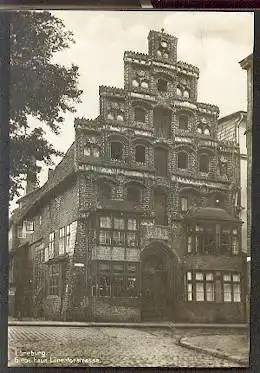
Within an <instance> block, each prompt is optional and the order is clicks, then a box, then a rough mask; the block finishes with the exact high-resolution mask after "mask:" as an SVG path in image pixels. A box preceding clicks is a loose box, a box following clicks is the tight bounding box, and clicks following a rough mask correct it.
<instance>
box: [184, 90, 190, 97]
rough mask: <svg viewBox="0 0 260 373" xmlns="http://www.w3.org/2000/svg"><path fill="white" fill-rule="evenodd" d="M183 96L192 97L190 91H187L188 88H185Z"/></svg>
mask: <svg viewBox="0 0 260 373" xmlns="http://www.w3.org/2000/svg"><path fill="white" fill-rule="evenodd" d="M183 97H185V98H190V92H189V91H187V90H185V91H184V92H183Z"/></svg>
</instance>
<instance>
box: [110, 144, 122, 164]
mask: <svg viewBox="0 0 260 373" xmlns="http://www.w3.org/2000/svg"><path fill="white" fill-rule="evenodd" d="M122 158H123V148H122V144H121V143H120V142H112V143H111V159H113V160H118V161H119V160H122Z"/></svg>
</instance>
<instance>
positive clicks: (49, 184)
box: [10, 142, 75, 224]
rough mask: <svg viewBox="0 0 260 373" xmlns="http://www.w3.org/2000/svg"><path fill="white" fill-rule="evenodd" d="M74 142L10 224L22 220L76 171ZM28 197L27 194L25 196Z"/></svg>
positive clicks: (18, 210)
mask: <svg viewBox="0 0 260 373" xmlns="http://www.w3.org/2000/svg"><path fill="white" fill-rule="evenodd" d="M74 147H75V145H74V142H73V144H72V145H71V146H70V148H69V149H68V151H67V152H66V154H65V155H64V157H63V158H62V160H61V162H60V163H59V164H58V165H57V166H56V168H55V169H54V170H53V172H52V174H51V175H50V177H49V178H48V180H47V181H46V183H45V184H44V185H43V186H42V187H41V188H38V189H37V193H32V194H31V196H30V197H31V198H30V199H29V202H28V204H26V205H25V206H24V207H22V208H20V209H16V210H15V211H14V213H13V215H12V217H11V219H10V224H12V223H13V222H18V221H19V220H21V219H22V218H23V217H24V216H25V215H26V214H27V213H29V211H30V210H31V208H32V207H33V206H35V204H36V203H37V202H39V201H40V200H41V199H42V198H43V197H45V196H46V195H47V194H48V193H49V192H50V191H51V190H52V189H53V188H54V187H56V186H57V185H59V184H60V183H61V182H63V181H64V180H65V179H66V178H67V177H68V176H69V175H71V174H73V173H74V172H75V167H74ZM24 197H26V195H25V196H24Z"/></svg>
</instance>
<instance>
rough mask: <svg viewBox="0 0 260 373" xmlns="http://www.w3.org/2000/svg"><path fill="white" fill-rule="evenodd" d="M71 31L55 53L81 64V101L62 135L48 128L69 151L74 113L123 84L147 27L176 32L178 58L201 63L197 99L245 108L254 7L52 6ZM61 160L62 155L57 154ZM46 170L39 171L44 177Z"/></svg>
mask: <svg viewBox="0 0 260 373" xmlns="http://www.w3.org/2000/svg"><path fill="white" fill-rule="evenodd" d="M52 13H53V14H54V15H56V16H57V17H58V18H61V19H62V20H63V21H64V24H65V26H66V28H67V29H68V30H70V31H72V32H73V34H74V40H75V44H74V45H72V46H71V48H69V49H67V50H65V51H62V52H59V53H58V54H56V56H55V58H54V60H55V62H58V63H60V64H63V65H66V66H70V65H71V63H74V64H76V65H78V66H79V73H80V78H79V88H80V89H82V90H83V95H82V103H81V104H78V105H77V106H76V109H77V112H76V113H73V114H68V115H66V120H65V124H64V126H63V129H62V131H61V134H60V135H59V136H56V135H54V134H52V133H49V132H48V133H47V137H48V139H49V140H50V141H51V142H52V144H54V146H55V147H56V148H58V149H59V150H62V151H66V150H67V149H68V148H69V146H70V145H71V144H72V142H73V139H74V118H75V117H86V118H94V117H96V116H97V115H98V112H99V94H98V89H99V86H100V85H108V86H117V87H121V88H123V54H124V51H125V50H132V51H137V52H142V53H147V52H148V41H147V37H148V33H149V31H150V30H157V31H160V30H161V29H162V28H164V30H165V32H166V33H169V34H173V35H175V36H176V37H177V38H178V60H182V61H184V62H188V63H191V64H193V65H195V66H197V67H199V69H200V79H199V85H198V90H199V91H198V101H200V102H205V103H210V104H214V105H217V106H219V108H220V117H222V116H225V115H228V114H230V113H232V112H235V111H238V110H246V105H247V98H246V94H247V88H246V83H247V82H246V72H245V71H244V70H242V69H241V67H240V65H239V61H241V60H242V59H243V58H245V57H246V56H248V55H249V54H250V53H252V51H253V29H254V24H253V13H250V12H181V11H160V10H147V11H53V12H52ZM56 161H57V162H58V161H59V160H58V159H57V160H56ZM46 179H47V170H46V169H45V170H43V171H42V172H41V174H40V183H41V184H42V183H43V182H45V181H46Z"/></svg>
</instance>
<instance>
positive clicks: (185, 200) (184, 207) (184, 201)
mask: <svg viewBox="0 0 260 373" xmlns="http://www.w3.org/2000/svg"><path fill="white" fill-rule="evenodd" d="M187 210H188V198H187V197H181V211H187Z"/></svg>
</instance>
